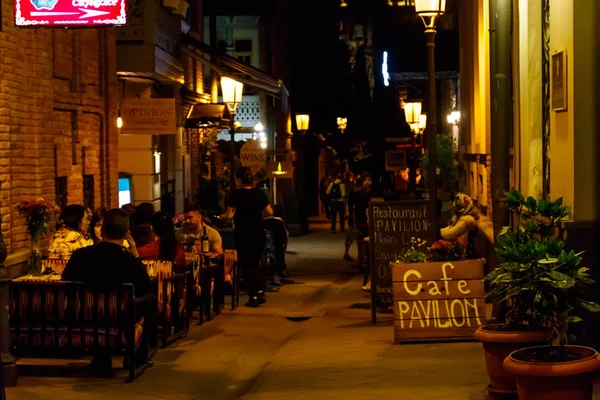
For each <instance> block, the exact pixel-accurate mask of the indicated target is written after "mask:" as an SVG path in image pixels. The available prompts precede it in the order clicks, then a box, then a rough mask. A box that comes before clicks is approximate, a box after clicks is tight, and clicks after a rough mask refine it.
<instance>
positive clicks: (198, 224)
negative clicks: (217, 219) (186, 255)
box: [177, 205, 223, 258]
mask: <svg viewBox="0 0 600 400" xmlns="http://www.w3.org/2000/svg"><path fill="white" fill-rule="evenodd" d="M205 231H206V234H207V236H208V243H209V252H210V256H211V258H218V257H222V256H223V239H221V235H220V234H219V232H218V231H217V230H216V229H214V228H212V227H210V226H208V225H207V224H205V223H204V222H203V221H202V214H201V213H200V210H199V209H198V208H197V207H195V206H193V205H191V206H189V207H188V208H187V211H186V213H185V223H184V227H183V229H180V230H178V231H177V242H179V243H180V244H182V245H183V246H184V247H186V248H190V247H191V248H192V250H193V251H194V252H196V253H199V252H200V250H201V248H200V247H201V240H202V235H203V234H204V232H205Z"/></svg>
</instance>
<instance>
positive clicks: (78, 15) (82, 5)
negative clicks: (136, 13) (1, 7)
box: [15, 0, 127, 28]
mask: <svg viewBox="0 0 600 400" xmlns="http://www.w3.org/2000/svg"><path fill="white" fill-rule="evenodd" d="M126 23H127V4H126V0H15V25H16V26H19V27H44V26H47V27H51V26H56V27H61V28H65V27H75V26H78V27H88V26H89V27H93V26H118V25H125V24H126Z"/></svg>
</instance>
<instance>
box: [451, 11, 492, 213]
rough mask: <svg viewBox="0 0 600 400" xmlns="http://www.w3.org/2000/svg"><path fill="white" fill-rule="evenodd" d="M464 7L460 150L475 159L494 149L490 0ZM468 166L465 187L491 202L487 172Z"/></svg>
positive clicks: (461, 20)
mask: <svg viewBox="0 0 600 400" xmlns="http://www.w3.org/2000/svg"><path fill="white" fill-rule="evenodd" d="M460 8H461V12H460V14H459V24H460V29H459V32H460V39H459V45H460V80H461V83H460V112H461V121H460V140H459V149H460V152H461V154H463V155H466V156H467V157H469V159H470V160H472V159H473V158H474V157H476V156H477V155H481V154H489V152H490V139H491V135H490V111H491V108H490V72H489V71H490V63H489V58H490V47H489V41H490V36H489V1H488V0H461V5H460ZM464 165H465V169H466V172H467V173H466V181H465V182H464V187H463V189H462V190H463V191H465V192H466V193H467V194H469V195H470V196H471V197H472V198H473V199H476V200H478V201H479V203H480V204H481V205H487V204H488V197H489V193H488V185H487V182H488V176H487V171H485V168H484V170H482V169H481V168H480V165H478V163H476V162H473V161H470V162H465V164H464ZM482 172H483V175H482Z"/></svg>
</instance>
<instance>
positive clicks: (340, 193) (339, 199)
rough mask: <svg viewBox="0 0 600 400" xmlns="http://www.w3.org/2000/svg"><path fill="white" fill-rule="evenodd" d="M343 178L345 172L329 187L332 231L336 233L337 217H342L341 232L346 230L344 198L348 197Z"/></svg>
mask: <svg viewBox="0 0 600 400" xmlns="http://www.w3.org/2000/svg"><path fill="white" fill-rule="evenodd" d="M342 179H344V174H342V173H339V174H338V175H337V177H336V179H335V181H333V182H331V183H330V184H329V187H328V188H327V196H329V199H330V201H331V233H335V222H336V219H337V217H338V216H339V218H340V232H344V231H345V229H344V214H345V211H346V210H345V208H346V207H345V203H344V198H345V197H346V185H344V183H343V181H342Z"/></svg>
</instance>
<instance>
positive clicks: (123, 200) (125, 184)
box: [119, 174, 132, 207]
mask: <svg viewBox="0 0 600 400" xmlns="http://www.w3.org/2000/svg"><path fill="white" fill-rule="evenodd" d="M131 197H132V196H131V175H126V174H119V207H122V206H124V205H125V204H129V203H131Z"/></svg>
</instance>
